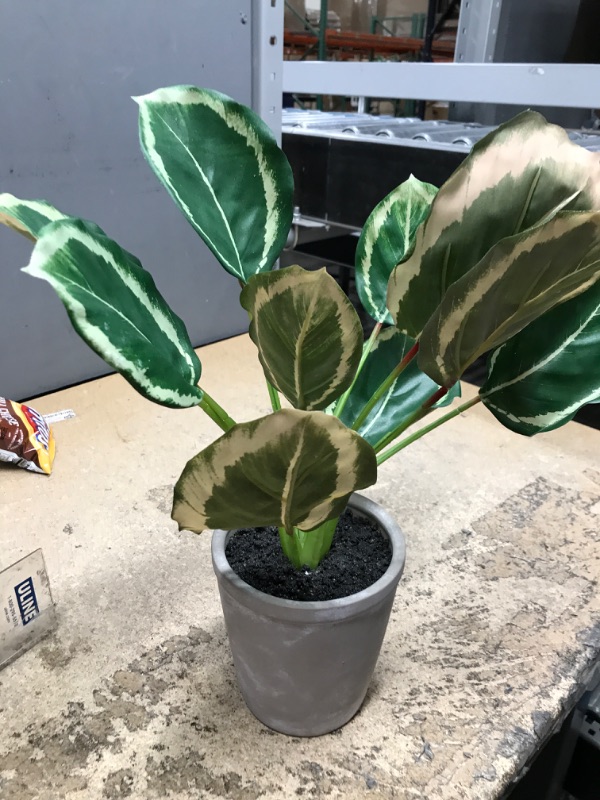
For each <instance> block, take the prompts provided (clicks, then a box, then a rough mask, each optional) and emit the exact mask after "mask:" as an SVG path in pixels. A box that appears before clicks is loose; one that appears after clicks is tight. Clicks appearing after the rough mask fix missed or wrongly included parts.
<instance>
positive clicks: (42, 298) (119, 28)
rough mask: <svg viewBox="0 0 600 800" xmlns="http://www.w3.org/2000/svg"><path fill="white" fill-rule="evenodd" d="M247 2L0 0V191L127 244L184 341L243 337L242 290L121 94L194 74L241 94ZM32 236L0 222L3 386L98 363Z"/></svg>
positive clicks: (94, 371)
mask: <svg viewBox="0 0 600 800" xmlns="http://www.w3.org/2000/svg"><path fill="white" fill-rule="evenodd" d="M251 5H252V2H251V0H227V1H226V2H222V0H169V2H165V0H128V1H127V2H126V3H122V2H119V1H118V0H101V2H95V3H91V2H81V0H26V2H12V0H0V114H1V116H0V191H8V192H12V193H13V194H16V195H17V196H20V197H24V198H28V199H33V198H39V197H42V198H44V199H47V200H48V201H49V202H51V203H53V204H54V205H56V206H57V207H58V208H60V209H61V210H63V211H65V212H68V213H74V214H77V215H80V216H83V217H86V218H88V219H92V220H94V221H96V222H97V223H98V224H99V225H101V227H102V228H104V229H105V230H106V232H107V233H108V234H109V235H110V236H112V237H113V238H115V239H116V240H117V241H118V242H119V243H120V244H122V245H123V246H124V247H126V248H127V249H128V250H130V251H131V252H133V253H135V254H136V255H137V256H138V257H139V258H140V259H141V261H142V263H143V264H144V266H145V267H146V268H147V269H148V270H149V271H150V272H152V274H153V275H154V277H155V280H156V282H157V284H158V287H159V289H160V290H161V292H162V293H163V294H164V296H165V297H166V299H167V300H168V302H169V303H170V304H171V305H172V307H173V309H174V310H175V311H176V312H177V313H178V314H179V315H180V316H181V317H182V318H183V319H184V320H185V322H186V324H187V325H188V329H189V331H190V334H191V338H192V341H193V343H194V344H195V345H197V344H202V343H205V342H209V341H214V340H218V339H221V338H225V337H228V336H232V335H234V334H237V333H240V332H241V331H243V330H245V329H246V328H247V316H246V314H245V312H243V311H242V310H241V309H240V307H239V304H238V299H237V298H238V294H239V288H238V286H237V283H236V281H235V280H234V279H233V278H232V277H230V276H229V275H227V274H226V273H225V272H224V271H223V270H222V269H221V268H220V266H219V265H218V264H217V262H216V261H215V259H214V258H213V257H212V255H211V254H210V253H209V251H208V250H207V249H206V247H205V246H204V244H203V243H202V241H201V240H200V238H199V237H198V236H197V234H196V233H195V232H194V231H193V230H192V228H191V226H190V225H189V224H188V223H187V222H186V221H185V220H184V218H183V216H182V215H181V214H180V212H179V211H178V209H177V208H176V207H175V205H174V204H173V202H172V201H171V199H170V197H169V196H168V195H167V193H166V191H165V190H164V189H163V188H162V187H161V185H160V184H159V183H158V181H157V180H156V178H155V177H154V175H153V173H152V172H151V170H150V168H149V167H148V166H147V165H146V163H145V161H144V159H143V157H142V155H141V152H140V149H139V146H138V134H137V106H136V105H135V103H134V102H133V101H132V100H131V99H130V97H131V95H138V94H144V93H146V92H149V91H152V90H153V89H156V88H158V87H160V86H167V85H173V84H179V83H191V84H196V85H199V86H208V87H211V88H215V89H219V90H220V91H223V92H226V93H227V94H230V95H232V96H233V97H235V98H236V99H237V100H240V101H242V102H245V103H248V104H250V103H251V100H252V85H251V84H252V69H251V65H252V13H251ZM30 252H31V244H30V243H29V242H28V241H27V240H25V239H24V238H22V237H20V236H19V235H18V234H16V233H14V232H13V231H10V230H8V229H6V228H4V227H3V226H0V271H1V282H0V395H4V396H7V397H10V398H12V399H15V400H17V399H24V398H27V397H31V396H34V395H36V394H40V393H43V392H46V391H50V390H53V389H55V388H59V387H62V386H66V385H69V384H71V383H75V382H78V381H82V380H85V379H88V378H91V377H94V376H97V375H100V374H103V373H106V372H108V371H109V370H108V368H107V367H106V365H105V364H104V362H103V361H101V360H100V359H99V358H98V357H97V356H95V355H94V354H93V353H92V352H91V351H90V350H89V349H88V348H87V346H86V345H85V344H84V343H83V342H82V341H81V340H80V339H79V337H78V336H77V335H76V334H75V333H74V332H73V331H72V330H71V327H70V324H69V322H68V320H67V316H66V314H65V312H64V310H63V307H62V305H61V303H60V301H59V300H58V299H57V298H56V297H55V295H54V292H53V291H52V289H51V288H50V287H49V286H48V285H47V284H46V283H45V282H43V281H39V280H34V279H32V278H30V277H29V276H26V275H24V274H22V273H21V272H20V271H19V267H21V266H24V265H25V264H27V262H28V260H29V254H30Z"/></svg>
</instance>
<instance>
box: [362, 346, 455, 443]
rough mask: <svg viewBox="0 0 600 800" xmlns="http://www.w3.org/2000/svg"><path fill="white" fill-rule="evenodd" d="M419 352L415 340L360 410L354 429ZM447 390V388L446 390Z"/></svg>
mask: <svg viewBox="0 0 600 800" xmlns="http://www.w3.org/2000/svg"><path fill="white" fill-rule="evenodd" d="M418 352H419V343H418V342H415V343H414V345H413V346H412V347H411V348H410V350H409V351H408V353H407V354H406V355H405V356H404V358H403V359H402V361H400V363H399V364H398V365H397V366H396V367H395V368H394V369H393V370H392V372H390V374H389V375H388V377H387V378H386V379H385V380H384V381H383V383H382V384H381V385H380V386H379V387H378V388H377V389H376V390H375V393H374V394H373V396H372V397H371V399H370V400H369V402H368V403H367V404H366V406H365V407H364V408H363V410H362V411H361V412H360V414H359V415H358V417H357V418H356V420H355V422H354V425H353V426H352V430H353V431H357V430H358V429H359V428H360V426H361V425H362V424H363V422H364V421H365V420H366V418H367V417H368V416H369V414H370V413H371V411H372V410H373V409H374V408H375V406H376V405H377V403H378V402H379V401H380V400H381V398H382V397H383V396H384V394H385V393H386V392H387V390H388V389H389V388H390V387H391V386H393V385H394V383H395V382H396V380H397V379H398V378H399V377H400V375H402V373H403V372H404V370H405V369H406V367H407V366H408V365H409V364H410V362H411V361H412V360H413V358H414V357H415V356H416V355H417V353H418ZM446 391H447V390H446Z"/></svg>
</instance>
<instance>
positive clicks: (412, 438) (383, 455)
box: [377, 395, 481, 465]
mask: <svg viewBox="0 0 600 800" xmlns="http://www.w3.org/2000/svg"><path fill="white" fill-rule="evenodd" d="M480 401H481V397H480V396H479V395H477V397H474V398H473V399H472V400H468V401H467V402H466V403H463V404H462V405H460V406H457V407H456V408H454V409H453V410H452V411H449V412H448V413H447V414H444V416H443V417H440V418H439V419H436V420H435V421H434V422H431V423H430V424H429V425H425V427H424V428H420V429H419V430H418V431H415V433H413V434H411V435H410V436H407V437H406V439H402V441H400V442H398V443H397V444H395V445H394V446H393V447H390V449H389V450H386V451H385V453H381V455H379V456H377V464H378V465H379V464H383V462H384V461H387V460H388V458H391V457H392V456H393V455H396V453H398V452H400V450H404V448H405V447H408V445H409V444H412V443H413V442H416V441H417V439H420V438H421V437H422V436H425V434H427V433H430V432H431V431H433V430H435V429H436V428H439V426H440V425H443V424H444V423H445V422H448V421H449V420H451V419H454V417H457V416H458V415H459V414H462V413H463V411H466V410H467V409H469V408H471V407H472V406H474V405H476V404H477V403H479V402H480Z"/></svg>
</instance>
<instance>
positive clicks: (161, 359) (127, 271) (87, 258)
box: [23, 219, 202, 408]
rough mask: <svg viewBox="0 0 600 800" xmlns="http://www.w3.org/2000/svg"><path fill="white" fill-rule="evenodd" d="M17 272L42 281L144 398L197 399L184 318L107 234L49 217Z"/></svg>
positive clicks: (182, 402)
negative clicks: (28, 259)
mask: <svg viewBox="0 0 600 800" xmlns="http://www.w3.org/2000/svg"><path fill="white" fill-rule="evenodd" d="M23 272H26V273H28V274H29V275H32V276H33V277H35V278H41V279H43V280H45V281H48V283H49V284H50V285H51V286H52V288H53V289H54V290H55V291H56V293H57V294H58V296H59V298H60V299H61V300H62V302H63V304H64V306H65V308H66V310H67V313H68V315H69V317H70V319H71V322H72V324H73V327H74V328H75V330H76V331H77V333H79V335H80V336H81V337H82V338H83V339H84V340H85V341H86V342H87V344H89V346H90V347H91V348H92V349H93V350H95V351H96V353H98V355H100V356H101V357H102V358H103V359H104V360H105V361H106V362H107V363H108V364H110V365H111V367H114V369H116V370H117V371H118V372H120V373H121V374H122V375H123V376H124V377H125V378H126V379H127V380H128V381H129V382H130V383H131V384H132V386H134V387H135V388H136V389H137V390H138V391H139V392H140V393H141V394H143V395H144V396H145V397H147V398H148V399H150V400H154V402H156V403H160V404H161V405H165V406H169V407H171V408H186V407H188V406H194V405H197V404H198V403H199V402H200V400H201V399H202V392H201V390H200V389H199V388H198V387H197V386H196V384H197V382H198V380H199V378H200V361H199V360H198V357H197V355H196V353H195V352H194V350H193V348H192V345H191V343H190V340H189V337H188V334H187V331H186V329H185V326H184V324H183V322H182V321H181V320H180V319H179V317H177V316H176V315H175V314H174V313H173V312H172V311H171V309H170V308H169V307H168V305H167V304H166V302H165V301H164V299H163V298H162V297H161V295H160V294H159V292H158V290H157V288H156V286H155V284H154V281H153V280H152V276H151V275H150V273H148V272H146V271H145V270H144V269H143V268H142V267H141V265H140V263H139V261H138V260H137V259H135V258H134V257H132V256H131V255H130V254H129V253H128V252H127V251H125V250H123V249H122V248H121V247H119V245H118V244H117V243H116V242H114V241H113V240H112V239H109V238H108V236H104V235H103V234H101V233H97V232H95V231H94V230H91V229H90V224H89V223H87V222H85V221H83V220H74V219H66V220H59V221H57V222H52V223H50V224H48V225H46V226H44V227H43V229H42V230H41V234H40V238H39V239H38V242H37V244H36V246H35V248H34V250H33V253H32V256H31V261H30V263H29V266H27V267H25V268H24V269H23Z"/></svg>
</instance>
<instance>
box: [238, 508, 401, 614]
mask: <svg viewBox="0 0 600 800" xmlns="http://www.w3.org/2000/svg"><path fill="white" fill-rule="evenodd" d="M225 554H226V556H227V560H228V561H229V563H230V565H231V567H232V569H233V570H234V572H236V573H237V574H238V575H239V576H240V578H242V580H244V581H245V582H246V583H248V584H250V586H253V587H254V588H255V589H259V590H260V591H261V592H265V593H266V594H270V595H273V596H274V597H282V598H285V599H287V600H334V599H335V598H338V597H347V596H348V595H350V594H354V593H355V592H360V591H362V590H363V589H366V588H367V587H369V586H371V584H373V583H375V581H376V580H378V579H379V578H380V577H381V576H382V575H383V573H384V572H385V571H386V569H387V568H388V566H389V564H390V561H391V560H392V548H391V546H390V543H389V540H388V539H387V538H386V537H385V536H383V535H382V534H381V532H380V530H379V527H378V526H377V525H376V524H375V523H372V522H370V521H369V520H367V519H365V518H364V517H359V516H355V515H354V514H352V512H351V511H349V510H346V511H345V512H344V513H343V514H342V516H341V517H340V520H339V522H338V525H337V528H336V531H335V534H334V537H333V544H332V546H331V550H330V551H329V553H328V554H327V555H326V556H325V558H324V559H323V561H322V562H321V563H320V564H319V566H318V567H317V568H316V569H314V570H311V569H309V568H308V567H303V568H301V569H295V568H294V567H293V566H292V565H291V564H290V562H289V561H288V559H287V558H286V556H285V555H284V554H283V551H282V549H281V545H280V544H279V532H278V530H277V528H275V527H271V528H244V529H241V530H239V531H236V533H235V534H234V535H233V536H231V537H230V539H229V541H228V543H227V548H226V550H225Z"/></svg>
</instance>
